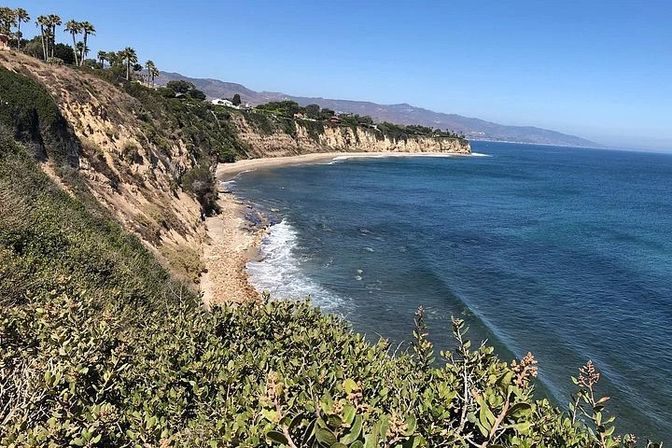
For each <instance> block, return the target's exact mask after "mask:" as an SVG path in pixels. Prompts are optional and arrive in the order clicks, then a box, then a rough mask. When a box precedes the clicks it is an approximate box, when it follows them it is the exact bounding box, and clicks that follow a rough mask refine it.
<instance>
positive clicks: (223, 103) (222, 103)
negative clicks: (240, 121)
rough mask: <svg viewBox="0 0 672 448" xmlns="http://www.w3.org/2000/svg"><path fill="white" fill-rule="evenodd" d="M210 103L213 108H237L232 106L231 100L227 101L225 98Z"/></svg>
mask: <svg viewBox="0 0 672 448" xmlns="http://www.w3.org/2000/svg"><path fill="white" fill-rule="evenodd" d="M211 103H212V104H214V105H215V106H226V107H235V108H236V109H237V107H236V106H234V105H233V102H231V100H227V99H226V98H216V99H214V100H212V101H211Z"/></svg>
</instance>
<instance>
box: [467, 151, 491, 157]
mask: <svg viewBox="0 0 672 448" xmlns="http://www.w3.org/2000/svg"><path fill="white" fill-rule="evenodd" d="M469 156H470V157H492V156H491V155H490V154H483V153H482V152H472V153H471V154H470V155H469Z"/></svg>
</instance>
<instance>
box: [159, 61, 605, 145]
mask: <svg viewBox="0 0 672 448" xmlns="http://www.w3.org/2000/svg"><path fill="white" fill-rule="evenodd" d="M174 80H184V81H188V82H191V83H192V84H194V85H195V86H196V88H197V89H199V90H201V91H203V92H204V93H205V94H206V95H207V96H208V98H210V99H214V98H231V97H233V95H235V94H239V95H240V97H241V99H242V101H243V103H248V104H250V105H252V106H256V105H258V104H263V103H267V102H269V101H281V100H292V101H296V102H297V103H299V104H300V105H302V106H306V105H308V104H319V105H320V107H327V108H329V109H333V110H335V111H337V112H346V113H354V114H359V115H369V116H371V117H372V118H373V119H374V120H376V121H389V122H392V123H396V124H420V125H423V126H431V127H433V128H439V129H448V130H451V131H455V132H461V133H463V134H464V135H465V136H466V137H467V138H469V139H471V140H494V141H507V142H516V143H530V144H544V145H559V146H587V147H599V146H600V145H599V144H597V143H595V142H592V141H590V140H586V139H584V138H581V137H577V136H575V135H569V134H563V133H561V132H557V131H552V130H549V129H542V128H538V127H534V126H507V125H503V124H498V123H493V122H490V121H485V120H481V119H479V118H472V117H465V116H462V115H457V114H447V113H442V112H434V111H432V110H429V109H424V108H422V107H417V106H412V105H410V104H406V103H402V104H377V103H372V102H370V101H353V100H340V99H329V98H319V97H318V98H311V97H303V96H294V95H288V94H286V93H281V92H266V91H262V92H257V91H254V90H252V89H248V88H247V87H245V86H244V85H242V84H237V83H233V82H225V81H220V80H217V79H208V78H190V77H188V76H184V75H181V74H179V73H170V72H163V73H161V75H160V76H159V77H158V78H157V79H156V82H157V83H158V84H159V85H165V84H166V83H168V82H170V81H174Z"/></svg>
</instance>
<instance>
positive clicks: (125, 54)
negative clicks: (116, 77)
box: [120, 47, 138, 81]
mask: <svg viewBox="0 0 672 448" xmlns="http://www.w3.org/2000/svg"><path fill="white" fill-rule="evenodd" d="M120 56H121V59H122V61H124V62H125V63H126V81H130V80H131V68H132V66H133V65H134V64H136V63H137V62H138V55H137V54H136V52H135V50H134V49H133V48H131V47H126V48H124V49H123V50H121V51H120Z"/></svg>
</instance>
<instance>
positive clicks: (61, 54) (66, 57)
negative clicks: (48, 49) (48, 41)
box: [52, 42, 81, 65]
mask: <svg viewBox="0 0 672 448" xmlns="http://www.w3.org/2000/svg"><path fill="white" fill-rule="evenodd" d="M80 43H81V42H80ZM53 53H54V55H53V56H52V57H53V58H56V59H61V60H62V61H63V63H64V64H69V65H74V64H75V50H73V49H72V47H71V46H70V45H66V44H56V45H54V49H53Z"/></svg>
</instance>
